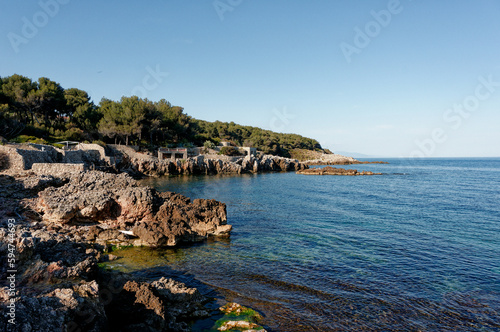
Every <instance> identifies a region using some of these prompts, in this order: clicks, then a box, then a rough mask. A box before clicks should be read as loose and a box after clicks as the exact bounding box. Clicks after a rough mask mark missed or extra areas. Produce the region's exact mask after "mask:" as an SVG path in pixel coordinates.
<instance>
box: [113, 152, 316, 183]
mask: <svg viewBox="0 0 500 332" xmlns="http://www.w3.org/2000/svg"><path fill="white" fill-rule="evenodd" d="M117 155H119V158H117V168H118V169H119V170H121V171H126V172H128V173H130V174H133V175H136V174H137V175H142V174H143V175H148V176H163V175H180V174H187V175H192V174H242V173H260V172H286V171H297V170H301V169H305V168H307V167H308V166H307V165H305V164H303V163H301V162H299V161H298V160H296V159H290V158H283V157H278V156H272V155H263V156H261V157H255V156H245V157H233V158H228V157H225V156H214V155H210V156H205V155H200V156H196V157H191V158H187V159H183V160H176V161H171V160H159V159H158V158H156V157H153V156H149V155H144V154H140V153H136V152H131V151H129V150H127V149H123V148H122V149H120V151H119V152H117Z"/></svg>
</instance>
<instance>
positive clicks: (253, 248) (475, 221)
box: [114, 158, 500, 332]
mask: <svg viewBox="0 0 500 332" xmlns="http://www.w3.org/2000/svg"><path fill="white" fill-rule="evenodd" d="M386 161H388V162H389V164H363V165H348V166H336V167H342V168H355V169H358V170H359V171H361V170H364V171H373V172H381V173H383V175H374V176H328V175H324V176H318V175H300V174H295V173H294V172H288V173H264V174H244V175H236V176H235V175H233V176H178V177H165V178H156V179H147V180H143V181H142V184H145V185H149V186H152V187H154V188H156V189H158V190H159V191H175V192H178V193H181V194H183V195H186V196H188V197H190V198H192V199H194V198H214V199H216V200H218V201H221V202H224V203H226V204H227V215H228V223H229V224H231V225H232V226H233V231H232V234H231V236H230V238H227V239H210V240H208V241H206V242H204V243H200V244H196V245H189V246H183V247H179V248H173V249H167V250H153V249H147V248H142V249H141V248H131V249H127V250H124V252H125V254H123V253H122V254H121V256H122V257H123V258H121V259H119V260H117V261H115V262H114V264H115V268H122V269H125V270H128V271H129V272H130V271H132V272H136V273H139V274H141V275H142V276H146V277H147V276H150V277H151V278H153V277H154V278H157V277H159V276H162V275H171V274H172V271H176V272H177V274H178V276H182V277H183V278H184V280H185V281H187V282H191V283H192V284H193V283H194V284H197V285H198V286H199V288H200V289H201V290H202V291H203V292H205V295H209V296H213V297H214V298H218V299H219V301H220V299H224V300H226V301H235V302H238V303H240V304H242V305H245V306H248V307H251V308H253V309H255V310H257V311H258V312H259V313H260V314H261V315H262V316H263V319H262V321H261V323H262V325H263V326H264V327H265V328H266V330H267V331H287V332H293V331H500V158H489V159H487V158H483V159H480V158H478V159H460V158H456V159H411V160H408V159H386ZM119 256H120V254H119ZM134 257H135V258H134ZM137 257H147V259H137ZM212 326H213V321H211V320H210V319H208V320H204V321H200V322H198V323H195V324H194V325H193V326H192V328H193V331H211V330H213V327H212Z"/></svg>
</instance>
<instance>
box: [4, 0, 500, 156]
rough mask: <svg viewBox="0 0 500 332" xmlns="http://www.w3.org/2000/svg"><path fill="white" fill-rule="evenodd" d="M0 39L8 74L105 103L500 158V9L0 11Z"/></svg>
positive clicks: (25, 7)
mask: <svg viewBox="0 0 500 332" xmlns="http://www.w3.org/2000/svg"><path fill="white" fill-rule="evenodd" d="M54 3H56V4H58V7H59V8H57V6H55V5H54ZM43 4H46V5H43ZM373 13H379V14H378V15H379V18H378V19H379V21H377V20H376V19H375V17H374V15H373ZM387 13H389V14H390V17H388V15H387ZM375 16H377V15H375ZM31 25H33V26H34V27H35V28H36V29H37V30H36V31H33V29H32V28H33V26H31ZM30 28H31V29H30ZM0 30H1V34H0V59H1V61H0V76H9V75H12V74H14V73H17V74H21V75H25V76H28V77H30V78H32V79H37V78H38V77H41V76H45V77H49V78H50V79H52V80H55V81H57V82H58V83H60V84H61V85H62V86H63V87H64V88H71V87H77V88H80V89H83V90H86V91H87V92H89V94H90V95H91V96H92V98H93V100H94V101H95V102H96V103H98V102H99V101H100V99H101V98H102V97H103V96H105V97H107V98H110V99H115V100H117V99H119V98H120V97H121V96H123V95H126V96H128V95H131V94H132V93H133V92H136V93H137V94H140V95H142V96H144V97H147V98H148V99H150V100H159V99H162V98H165V99H167V100H169V101H170V102H171V103H172V104H174V105H179V106H183V107H184V108H185V111H186V113H188V114H189V115H192V116H193V117H196V118H200V119H204V120H209V121H214V120H221V121H234V122H236V123H240V124H243V125H253V126H259V127H263V128H266V129H274V130H277V131H281V132H293V133H298V134H301V135H304V136H308V137H312V138H316V139H318V140H319V141H320V143H321V144H322V145H323V146H324V147H326V148H330V149H331V150H333V151H350V152H359V153H364V154H368V155H375V156H393V157H408V156H410V155H415V156H417V155H420V156H430V157H447V156H500V144H499V143H500V130H499V127H500V2H499V1H496V0H479V1H460V0H459V1H457V0H453V1H452V0H443V1H433V0H420V1H419V0H413V1H411V0H400V1H397V0H391V1H378V0H373V1H354V0H353V1H333V0H315V1H305V0H303V1H292V0H275V1H266V0H218V1H212V0H207V1H202V0H200V1H194V0H175V1H174V0H170V1H167V0H163V1H159V0H152V1H143V2H139V1H133V2H132V1H123V0H121V1H93V0H92V1H76V0H41V1H2V3H1V11H0ZM16 51H17V52H16ZM346 54H347V56H346ZM348 60H350V61H348ZM148 68H149V71H153V72H154V71H159V75H157V79H156V80H155V79H154V77H153V76H151V75H150V74H149V73H148ZM166 73H168V75H166ZM480 77H482V79H480ZM487 81H490V83H485V82H487ZM455 105H457V106H455ZM454 107H455V109H454ZM460 109H463V110H462V111H461V113H460Z"/></svg>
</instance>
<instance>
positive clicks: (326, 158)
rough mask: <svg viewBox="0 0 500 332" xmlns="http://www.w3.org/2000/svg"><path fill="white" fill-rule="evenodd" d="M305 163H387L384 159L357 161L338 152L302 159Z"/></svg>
mask: <svg viewBox="0 0 500 332" xmlns="http://www.w3.org/2000/svg"><path fill="white" fill-rule="evenodd" d="M304 164H306V165H357V164H388V162H385V161H359V160H357V159H354V158H353V157H346V156H343V155H340V154H333V153H332V154H326V153H325V154H321V155H318V157H317V158H316V159H311V160H306V161H304Z"/></svg>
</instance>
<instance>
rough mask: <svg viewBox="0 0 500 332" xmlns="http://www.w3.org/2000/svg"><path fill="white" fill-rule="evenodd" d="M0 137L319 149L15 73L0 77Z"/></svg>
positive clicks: (164, 105) (284, 151) (161, 105)
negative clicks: (94, 98) (96, 98)
mask: <svg viewBox="0 0 500 332" xmlns="http://www.w3.org/2000/svg"><path fill="white" fill-rule="evenodd" d="M0 136H3V137H4V138H7V139H10V140H15V141H18V142H23V141H30V142H33V141H36V142H39V143H45V142H48V143H54V142H56V141H59V140H74V141H89V142H92V141H102V142H107V143H122V144H136V145H141V146H143V147H149V148H151V149H154V148H156V147H158V146H180V145H183V146H190V145H196V146H205V147H208V146H212V145H211V144H210V142H212V143H214V145H216V144H218V143H219V142H220V141H230V142H232V143H233V144H234V145H237V146H253V147H256V148H257V149H258V150H261V151H263V152H264V153H270V154H274V155H281V156H290V153H289V151H291V150H292V149H296V148H298V149H307V150H316V151H322V148H321V145H320V144H319V143H318V142H317V141H316V140H314V139H310V138H306V137H303V136H300V135H295V134H280V133H275V132H272V131H269V130H263V129H260V128H256V127H250V126H241V125H238V124H235V123H234V122H229V123H227V122H220V121H215V122H207V121H203V120H197V119H194V118H192V117H190V116H189V115H187V114H185V113H184V109H183V108H182V107H179V106H173V105H171V104H170V103H169V102H168V101H166V100H164V99H162V100H160V101H157V102H153V101H150V100H147V99H141V98H138V97H136V96H132V97H122V98H121V100H120V101H112V100H109V99H106V98H103V99H102V100H101V101H100V103H99V104H98V105H96V104H94V102H93V101H92V100H91V99H90V96H89V95H88V94H87V92H85V91H83V90H80V89H76V88H71V89H64V88H62V87H61V86H60V84H59V83H57V82H54V81H52V80H50V79H48V78H45V77H41V78H39V79H38V81H32V80H31V79H30V78H27V77H24V76H21V75H12V76H9V77H3V78H2V77H0Z"/></svg>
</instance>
